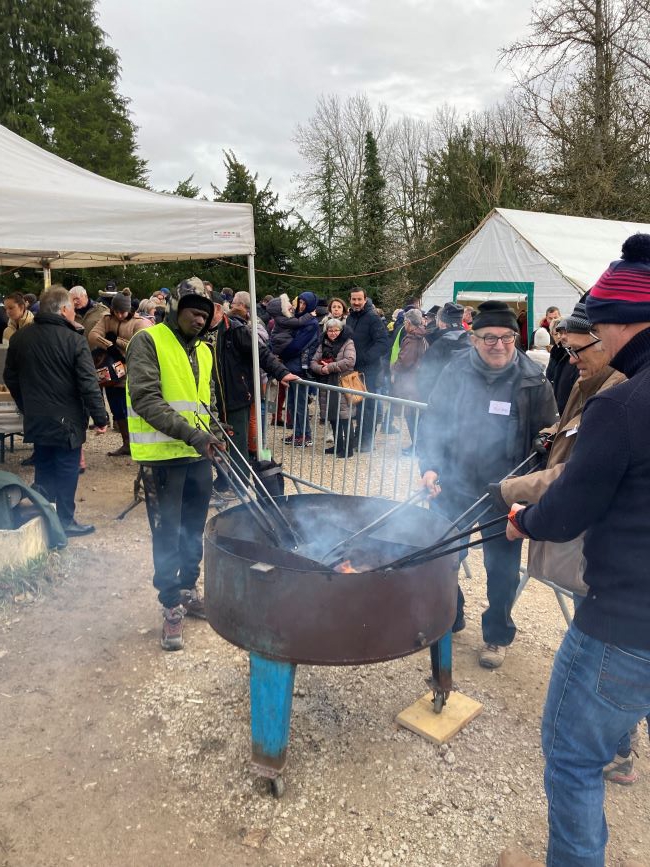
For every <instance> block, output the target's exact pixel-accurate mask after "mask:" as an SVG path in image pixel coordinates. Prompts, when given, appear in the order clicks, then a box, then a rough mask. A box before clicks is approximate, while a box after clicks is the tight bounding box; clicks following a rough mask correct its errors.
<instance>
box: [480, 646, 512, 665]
mask: <svg viewBox="0 0 650 867" xmlns="http://www.w3.org/2000/svg"><path fill="white" fill-rule="evenodd" d="M505 658H506V649H505V647H500V646H499V645H498V644H487V643H485V644H484V645H483V647H482V648H481V649H480V650H479V652H478V664H479V665H481V666H482V667H483V668H501V666H502V665H503V661H504V659H505Z"/></svg>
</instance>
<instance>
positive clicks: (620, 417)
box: [502, 234, 650, 867]
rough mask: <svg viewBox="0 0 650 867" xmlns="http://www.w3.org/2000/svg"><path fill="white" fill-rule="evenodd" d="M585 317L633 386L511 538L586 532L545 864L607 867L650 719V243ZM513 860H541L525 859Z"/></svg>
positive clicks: (616, 268) (555, 739) (556, 702)
mask: <svg viewBox="0 0 650 867" xmlns="http://www.w3.org/2000/svg"><path fill="white" fill-rule="evenodd" d="M586 313H587V316H588V318H589V321H590V323H591V332H592V334H593V335H594V336H593V337H590V340H591V341H593V340H597V339H598V340H600V341H602V344H601V345H602V348H603V351H604V353H605V355H606V356H607V357H608V358H610V359H611V360H610V365H611V367H612V368H614V369H615V370H618V371H620V372H621V373H623V374H624V375H625V376H626V377H627V378H628V381H627V382H622V383H620V384H619V385H615V386H614V387H613V388H609V389H607V391H605V392H604V393H599V394H597V395H595V396H594V397H592V398H591V400H589V402H588V403H587V405H586V406H585V409H584V412H583V414H582V420H581V424H580V431H579V433H578V434H577V442H576V444H575V446H574V448H573V451H572V453H571V457H570V459H569V461H568V462H567V464H566V466H565V468H564V470H563V472H562V473H561V474H560V476H559V477H558V478H557V479H556V480H555V481H554V482H553V484H552V485H551V486H550V487H549V489H548V490H547V491H546V493H545V494H544V496H543V497H542V498H541V499H540V501H539V502H538V503H536V504H534V505H530V506H523V505H521V504H519V503H515V504H514V505H513V507H512V510H511V512H510V516H509V524H508V529H507V534H508V538H509V539H512V540H514V541H515V543H516V544H518V543H519V542H521V540H522V539H523V538H525V537H528V538H530V539H535V540H538V541H541V540H551V541H555V542H566V541H569V540H571V539H575V538H577V537H578V536H579V535H580V534H581V533H584V534H585V536H584V554H585V561H586V566H585V573H584V581H585V583H586V585H587V595H586V597H585V599H584V602H583V603H582V604H581V605H580V606H579V607H578V609H577V611H576V613H575V617H574V620H573V623H572V624H571V626H570V627H569V629H568V631H567V633H566V634H565V636H564V639H563V641H562V644H561V645H560V648H559V650H558V652H557V654H556V656H555V662H554V665H553V673H552V675H551V680H550V683H549V688H548V694H547V697H546V705H545V708H544V715H543V718H542V747H543V750H544V756H545V758H546V769H545V775H544V782H545V788H546V795H547V798H548V804H549V808H548V819H549V837H548V850H547V856H546V857H547V864H548V865H556V864H557V865H560V864H567V865H568V864H571V865H573V864H576V865H585V867H603V865H604V863H605V845H606V843H607V822H606V819H605V814H604V809H603V807H604V787H603V768H605V766H607V765H608V763H610V762H612V760H613V758H614V756H615V754H616V751H617V746H618V745H619V742H620V740H621V738H622V737H624V735H625V734H626V732H629V731H630V729H631V728H632V727H633V726H634V725H635V724H636V723H637V722H639V720H641V719H642V718H643V717H644V716H647V714H648V713H650V578H649V576H648V563H649V562H650V494H649V491H650V449H649V448H648V431H649V430H650V235H641V234H637V235H632V236H631V237H630V238H628V239H627V240H626V241H625V243H624V244H623V249H622V258H621V259H618V260H616V261H614V262H612V263H611V265H610V266H609V268H608V269H607V270H606V271H605V273H604V274H603V275H602V276H601V277H600V278H599V279H598V281H597V282H596V285H595V286H594V287H593V289H592V290H591V292H590V294H589V297H588V298H587V302H586ZM594 346H595V344H593V346H592V349H593V347H594ZM571 348H574V347H573V343H572V345H571ZM575 348H576V349H577V347H575ZM592 349H589V350H588V349H587V347H586V345H585V346H584V347H582V352H579V353H578V357H579V358H586V354H587V352H588V351H592ZM502 863H503V864H506V863H507V864H508V865H509V867H524V865H532V864H534V863H535V862H531V861H530V859H529V858H527V856H525V855H523V853H522V854H521V857H519V858H517V859H515V858H514V857H513V858H510V859H509V860H508V861H507V862H506V861H503V862H502ZM625 863H626V864H628V863H629V864H630V865H631V864H632V863H633V862H631V861H630V862H625Z"/></svg>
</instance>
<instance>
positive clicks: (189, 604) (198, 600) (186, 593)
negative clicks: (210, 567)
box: [181, 587, 206, 620]
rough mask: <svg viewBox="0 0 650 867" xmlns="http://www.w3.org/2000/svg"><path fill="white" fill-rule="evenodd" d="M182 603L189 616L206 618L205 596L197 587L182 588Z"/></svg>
mask: <svg viewBox="0 0 650 867" xmlns="http://www.w3.org/2000/svg"><path fill="white" fill-rule="evenodd" d="M181 605H182V606H183V608H184V609H185V613H186V614H187V616H188V617H200V618H201V620H205V619H206V615H205V605H204V604H203V597H202V596H201V595H200V594H199V591H198V590H197V589H196V587H194V588H193V589H192V590H181Z"/></svg>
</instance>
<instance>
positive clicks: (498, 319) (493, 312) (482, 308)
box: [472, 301, 519, 332]
mask: <svg viewBox="0 0 650 867" xmlns="http://www.w3.org/2000/svg"><path fill="white" fill-rule="evenodd" d="M479 328H510V329H511V330H512V331H514V332H518V331H519V326H518V325H517V317H516V316H515V313H514V310H513V309H512V307H508V305H507V304H506V302H505V301H484V302H483V303H482V304H479V305H478V313H477V314H476V315H475V316H474V319H473V321H472V331H478V330H479Z"/></svg>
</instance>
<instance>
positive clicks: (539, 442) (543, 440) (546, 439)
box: [533, 433, 555, 458]
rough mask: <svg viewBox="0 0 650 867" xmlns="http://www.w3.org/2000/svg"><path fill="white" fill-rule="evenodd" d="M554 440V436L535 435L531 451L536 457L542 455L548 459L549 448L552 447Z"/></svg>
mask: <svg viewBox="0 0 650 867" xmlns="http://www.w3.org/2000/svg"><path fill="white" fill-rule="evenodd" d="M554 439H555V434H548V433H540V434H537V436H536V437H535V439H534V440H533V451H534V452H537V454H538V455H543V456H544V457H546V458H548V453H549V452H550V450H551V446H552V445H553V440H554Z"/></svg>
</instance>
